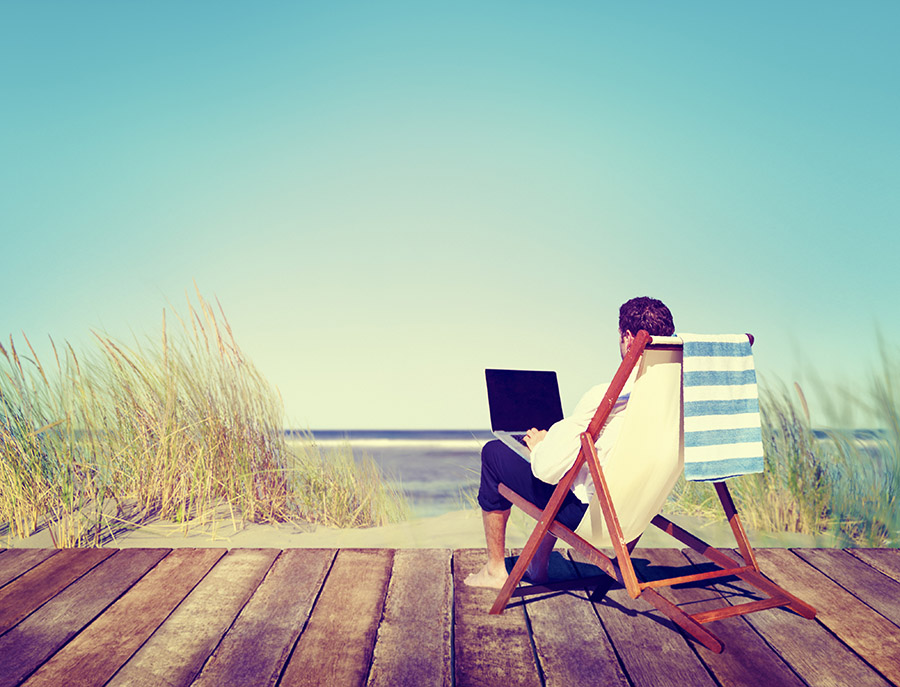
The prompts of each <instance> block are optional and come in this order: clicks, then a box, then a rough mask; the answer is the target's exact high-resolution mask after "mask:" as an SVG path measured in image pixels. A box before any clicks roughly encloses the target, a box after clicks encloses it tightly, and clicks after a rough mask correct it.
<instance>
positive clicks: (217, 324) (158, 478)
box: [0, 293, 404, 547]
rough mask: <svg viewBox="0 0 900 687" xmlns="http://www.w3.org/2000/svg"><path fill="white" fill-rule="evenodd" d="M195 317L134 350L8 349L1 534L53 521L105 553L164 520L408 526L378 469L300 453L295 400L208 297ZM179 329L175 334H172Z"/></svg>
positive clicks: (66, 541) (1, 402)
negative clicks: (291, 428)
mask: <svg viewBox="0 0 900 687" xmlns="http://www.w3.org/2000/svg"><path fill="white" fill-rule="evenodd" d="M197 298H198V304H197V305H196V306H195V305H194V304H193V303H192V302H191V301H190V300H189V301H188V309H187V317H186V318H185V319H182V318H180V317H179V316H178V315H177V313H173V314H174V318H175V320H176V321H177V323H176V326H175V327H174V328H172V327H170V326H169V324H168V323H167V319H166V311H163V320H162V330H161V336H160V337H159V338H158V339H156V340H149V341H145V342H138V343H136V344H135V345H133V346H126V345H124V344H123V343H121V342H119V341H116V340H113V339H112V338H111V337H109V336H106V335H104V334H101V333H94V343H95V345H94V346H93V348H91V349H90V350H88V351H87V352H82V353H80V354H76V352H75V350H74V349H73V348H72V347H71V346H69V345H68V344H66V345H65V346H62V347H59V348H57V347H56V345H55V344H54V343H53V342H52V341H51V342H50V347H51V351H52V358H51V361H50V362H49V363H48V364H45V362H46V361H42V360H41V359H40V358H39V357H38V355H37V354H36V352H35V349H34V347H32V345H31V343H30V342H29V340H28V339H27V337H24V335H23V339H24V348H23V346H22V344H20V345H19V347H17V346H16V343H15V341H14V340H13V339H12V337H10V340H9V344H8V346H3V345H0V528H2V527H4V523H5V529H6V532H7V535H8V536H15V537H25V536H29V535H30V534H31V533H32V532H34V531H35V529H36V528H37V527H38V526H39V525H41V524H43V523H47V525H48V526H49V528H50V531H51V534H52V536H53V540H54V542H55V544H56V545H57V546H60V547H64V546H65V547H68V546H97V545H99V544H100V543H101V542H102V540H103V538H104V537H105V536H106V534H107V533H111V532H114V531H115V530H117V529H120V528H121V527H122V526H129V525H138V524H140V523H142V522H146V521H147V520H149V519H151V518H160V519H163V520H170V521H174V522H178V523H182V524H183V526H184V527H185V528H187V527H188V526H189V523H190V524H193V525H201V526H202V525H204V524H207V523H208V522H210V521H211V520H213V519H215V518H217V517H220V516H219V515H217V513H221V511H222V506H223V505H224V506H226V507H227V510H228V511H229V512H230V513H231V514H232V517H234V518H235V519H240V520H247V521H251V522H275V523H277V522H284V521H289V520H295V519H302V520H306V521H313V522H320V523H323V524H329V525H336V526H349V525H372V524H382V523H384V522H386V521H391V520H393V519H397V518H401V517H403V514H404V502H403V499H402V496H401V495H399V494H397V493H396V492H395V491H394V490H391V489H390V488H388V487H387V486H386V485H385V483H384V480H382V479H381V476H380V474H379V473H378V471H377V468H375V467H374V465H372V464H371V461H368V462H367V461H366V460H361V461H356V460H354V458H353V456H352V452H351V451H349V448H348V449H346V450H343V451H339V452H337V453H334V454H333V452H321V451H318V449H316V450H315V452H314V453H310V452H309V451H302V452H300V453H299V454H298V453H295V452H294V451H291V450H290V449H289V448H288V446H287V444H286V442H285V437H284V418H283V407H282V403H281V399H280V397H279V396H278V394H277V393H276V392H275V391H274V390H273V389H272V388H271V387H270V386H269V384H268V383H267V382H266V380H265V379H264V378H263V377H262V375H261V374H260V373H259V371H258V370H257V369H256V368H255V367H254V366H253V364H252V363H251V362H250V361H249V360H248V359H247V358H246V357H245V356H244V355H243V353H242V352H241V350H240V348H239V347H238V345H237V343H236V342H235V340H234V336H233V333H232V331H231V327H230V325H229V324H228V320H227V318H226V317H225V315H224V312H222V309H221V307H218V313H217V312H216V311H215V310H214V309H213V307H212V306H211V305H210V304H209V303H208V302H206V301H205V300H203V298H202V297H201V296H200V295H199V293H198V295H197ZM173 329H174V331H172V330H173Z"/></svg>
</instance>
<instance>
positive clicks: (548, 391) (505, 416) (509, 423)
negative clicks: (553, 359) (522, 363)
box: [484, 369, 563, 460]
mask: <svg viewBox="0 0 900 687" xmlns="http://www.w3.org/2000/svg"><path fill="white" fill-rule="evenodd" d="M484 376H485V380H486V381H487V394H488V407H489V408H490V412H491V431H492V432H493V433H494V436H495V437H497V438H498V439H499V440H500V441H502V442H503V443H504V444H506V445H507V446H509V447H510V448H511V449H512V450H513V451H515V452H516V453H518V454H519V455H520V456H522V457H523V458H525V460H530V459H531V451H530V450H529V449H528V447H527V446H526V445H525V441H524V437H525V433H526V432H527V431H528V430H529V429H531V428H532V427H537V428H538V429H550V425H552V424H553V423H554V422H558V421H559V420H562V418H563V411H562V401H561V400H560V396H559V383H558V382H557V379H556V373H555V372H549V371H536V370H490V369H488V370H485V371H484Z"/></svg>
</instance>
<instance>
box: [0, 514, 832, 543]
mask: <svg viewBox="0 0 900 687" xmlns="http://www.w3.org/2000/svg"><path fill="white" fill-rule="evenodd" d="M671 519H672V520H673V521H675V522H676V523H678V524H680V525H682V526H684V527H687V528H689V529H690V530H691V531H692V532H694V533H695V534H697V535H698V536H700V537H702V538H703V539H705V540H706V541H707V542H709V543H710V544H712V545H713V546H720V547H728V548H733V547H734V546H735V543H734V539H733V537H732V536H731V530H730V528H729V527H728V525H727V523H726V522H725V520H724V517H723V519H722V521H721V522H707V521H704V520H702V519H700V518H692V517H687V516H672V517H671ZM533 526H534V522H533V521H531V520H530V519H528V518H527V516H525V515H524V514H522V513H519V512H517V511H514V512H513V516H512V517H511V518H510V521H509V529H508V533H507V545H508V546H509V547H510V548H520V547H522V546H524V544H525V541H526V540H527V538H528V535H529V534H530V533H531V529H532V528H533ZM748 535H749V537H750V541H751V543H752V544H753V545H754V546H759V547H784V548H787V547H818V548H822V547H825V548H828V547H833V546H835V544H834V542H833V541H831V540H830V539H828V538H825V537H811V536H807V535H800V534H788V533H779V534H771V533H760V532H749V533H748ZM0 546H5V547H11V548H52V547H53V540H52V538H51V536H50V531H49V530H48V529H47V528H46V527H44V528H41V529H39V530H38V531H37V532H36V533H34V534H33V535H32V536H30V537H27V538H7V537H3V538H2V539H0ZM105 546H109V547H115V548H209V547H221V548H229V549H230V548H275V549H292V548H391V549H403V548H449V549H459V548H481V547H483V546H484V534H483V530H482V524H481V513H480V512H479V511H476V510H473V509H464V510H457V511H453V512H449V513H444V514H442V515H437V516H434V517H425V518H414V519H411V520H408V521H406V522H400V523H394V524H390V525H383V526H381V527H363V528H347V529H338V528H333V527H324V526H322V525H313V524H309V523H297V524H292V523H282V524H278V525H271V524H268V525H260V524H255V523H245V524H243V525H241V524H240V523H237V524H236V523H233V522H232V521H231V520H230V519H225V518H223V519H221V520H219V521H218V522H217V523H216V525H215V526H214V527H213V526H210V525H205V526H199V525H194V526H192V527H190V528H189V530H188V532H187V534H185V532H184V528H183V526H182V525H179V524H176V523H169V522H163V521H156V522H152V523H149V524H146V525H144V526H141V527H138V528H135V529H130V530H127V531H123V532H120V533H117V534H116V535H115V537H114V538H109V540H108V541H106V542H105ZM641 546H645V547H649V548H659V547H677V548H681V545H680V544H679V543H678V542H677V541H675V540H674V539H672V538H671V537H669V536H667V535H665V534H663V533H662V532H660V531H658V530H657V529H656V528H655V527H651V528H650V529H648V530H647V532H646V533H645V534H644V536H643V537H642V538H641Z"/></svg>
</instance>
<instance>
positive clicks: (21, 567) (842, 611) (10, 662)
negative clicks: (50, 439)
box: [0, 549, 900, 687]
mask: <svg viewBox="0 0 900 687" xmlns="http://www.w3.org/2000/svg"><path fill="white" fill-rule="evenodd" d="M635 555H636V557H637V559H638V562H639V571H640V572H641V574H642V575H644V576H646V577H654V576H660V577H661V576H664V575H668V574H669V573H671V572H672V568H678V567H681V566H683V565H685V563H686V560H687V559H686V555H687V554H685V553H681V552H678V551H676V550H672V549H670V550H665V549H651V550H641V549H639V550H638V551H637V552H636V554H635ZM690 555H693V554H692V553H691V554H690ZM758 555H759V560H760V565H761V566H762V568H763V571H764V572H766V573H767V574H768V575H769V576H770V577H772V579H774V580H775V581H776V582H778V583H780V584H782V585H783V586H785V587H786V588H787V589H788V590H789V591H791V592H794V593H795V594H797V595H798V596H800V597H801V598H803V599H804V600H806V601H808V602H810V603H811V604H813V605H814V606H815V607H816V608H817V609H818V611H819V615H818V617H817V619H816V620H804V619H802V618H800V617H799V616H796V615H794V614H793V613H791V612H789V611H786V610H783V609H772V610H767V611H763V612H761V613H756V614H753V615H750V616H746V617H736V618H730V619H727V620H723V621H718V622H716V623H713V624H712V625H711V628H712V629H713V632H715V633H716V634H717V635H719V636H720V637H721V638H722V639H723V640H724V642H725V644H726V649H725V652H724V653H722V654H712V653H710V652H709V651H707V650H706V649H704V648H703V647H702V646H699V645H698V644H696V643H695V642H693V641H691V640H688V639H685V637H684V635H682V634H681V633H680V632H679V631H678V630H675V629H673V628H672V626H671V625H670V623H669V622H668V621H667V620H665V619H663V618H662V617H661V616H659V615H658V614H657V613H655V612H653V611H652V610H651V609H650V607H649V606H645V605H644V604H643V603H635V602H633V601H632V600H631V599H630V597H628V596H627V595H626V594H625V592H624V590H621V589H616V590H613V591H611V592H609V593H608V594H607V595H606V597H605V598H604V599H603V600H602V601H601V602H599V603H593V602H591V601H590V600H588V598H587V596H586V594H584V593H583V592H567V593H558V594H556V595H549V596H545V597H529V600H528V602H527V603H525V604H523V603H522V602H521V601H518V602H516V601H514V604H513V605H512V606H511V607H510V608H509V609H508V610H507V611H506V612H505V613H504V614H503V615H502V616H490V615H488V614H487V609H488V608H489V607H490V605H491V603H492V601H493V598H494V594H493V593H492V592H491V591H488V590H479V589H470V588H468V587H466V586H465V585H464V584H462V579H463V578H464V577H465V576H466V575H467V574H468V573H469V572H471V571H473V570H475V569H476V568H477V567H478V566H479V565H481V563H482V562H483V560H484V553H483V551H480V550H470V549H464V550H459V551H450V550H443V549H431V550H427V549H424V550H422V549H420V550H416V549H400V550H387V549H355V550H354V549H342V550H325V549H290V550H285V551H279V550H274V549H232V550H230V551H226V550H224V549H175V550H168V549H122V550H116V549H70V550H62V551H56V550H36V549H10V550H6V551H2V550H0V686H5V685H18V684H27V685H29V686H35V685H54V686H56V685H78V686H81V685H104V684H110V685H125V684H128V685H162V684H165V685H191V684H192V685H215V686H217V687H220V686H224V685H241V686H257V685H260V686H261V685H274V684H279V685H313V684H328V685H338V686H341V685H391V686H396V685H415V686H419V685H458V686H462V685H490V686H491V687H494V686H496V685H560V686H563V685H564V686H566V687H571V686H573V685H653V686H654V687H655V686H657V685H691V686H694V685H710V686H713V685H753V686H757V685H765V686H766V687H774V686H775V685H852V686H854V687H857V686H863V685H889V684H900V551H898V550H885V549H860V550H845V551H841V550H822V549H815V550H812V549H809V550H807V549H801V550H790V551H789V550H780V549H763V550H759V551H758ZM554 556H555V559H554V572H555V573H556V574H567V575H572V576H575V575H577V574H579V573H584V571H585V568H586V566H583V565H581V564H577V566H576V565H575V564H573V562H572V561H570V560H568V559H567V558H565V557H564V556H562V555H559V554H554ZM671 594H672V597H671V598H673V599H674V600H676V601H677V602H678V603H679V604H690V607H691V609H692V610H702V609H703V605H704V603H706V602H707V601H708V600H709V599H710V598H711V597H718V596H719V595H720V594H721V595H724V596H725V597H726V598H727V599H729V600H733V601H735V602H738V601H740V600H746V596H745V591H744V589H743V587H742V584H741V583H739V582H736V581H734V580H726V581H724V582H721V583H720V584H718V585H716V586H705V587H693V588H682V589H675V590H672V592H671Z"/></svg>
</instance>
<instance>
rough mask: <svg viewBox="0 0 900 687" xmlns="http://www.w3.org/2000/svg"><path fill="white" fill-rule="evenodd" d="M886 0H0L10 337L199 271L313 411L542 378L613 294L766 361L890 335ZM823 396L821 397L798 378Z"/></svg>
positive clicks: (327, 423) (896, 321)
mask: <svg viewBox="0 0 900 687" xmlns="http://www.w3.org/2000/svg"><path fill="white" fill-rule="evenodd" d="M898 28H900V4H897V3H896V2H888V1H884V2H879V1H867V2H861V3H846V2H828V1H823V0H820V1H818V2H811V1H810V2H807V1H798V2H792V3H783V2H755V3H719V2H711V1H710V2H691V1H688V2H682V3H666V2H647V3H618V2H617V3H613V2H602V1H601V2H568V3H538V2H533V1H528V0H524V1H521V0H520V1H517V2H503V1H498V2H468V1H465V0H462V1H460V2H454V3H428V2H394V1H392V0H386V1H384V2H340V1H337V2H330V3H311V2H310V3H296V2H266V3H250V2H231V1H217V2H194V3H183V2H169V1H166V0H157V1H156V2H152V3H121V2H90V1H81V2H78V3H72V2H52V1H49V0H48V1H42V2H39V3H34V2H25V1H24V0H22V1H17V0H10V1H9V2H4V3H2V4H0V99H2V101H0V185H2V189H3V191H2V194H0V256H2V271H0V293H2V308H0V338H2V340H4V341H8V339H9V336H13V337H14V340H16V341H21V340H22V339H21V338H20V337H21V335H22V333H23V332H24V333H25V334H26V335H27V336H28V338H29V340H30V341H32V342H36V343H35V345H36V347H37V348H38V349H39V350H40V349H41V347H42V346H45V345H46V342H47V341H48V340H49V337H52V338H53V340H54V341H69V342H71V343H72V344H73V346H75V347H76V349H78V348H79V347H80V346H90V345H91V343H90V332H91V330H99V331H103V332H106V333H108V334H110V335H112V336H114V337H117V338H120V339H121V340H123V341H126V342H127V341H132V340H133V339H134V338H135V337H138V338H142V337H147V336H149V337H158V335H159V331H160V322H161V317H162V311H163V309H164V308H166V309H171V308H172V307H175V309H176V310H180V311H181V312H184V310H185V305H184V304H185V294H186V293H189V294H190V293H193V291H194V283H196V284H197V287H198V288H199V291H200V292H201V293H202V294H203V296H204V297H205V298H207V299H209V300H213V299H218V301H219V302H220V303H221V305H222V308H223V309H224V311H225V313H226V315H227V316H228V320H229V322H230V324H231V327H232V329H233V331H234V334H235V338H236V340H237V341H238V343H239V344H240V346H241V348H242V349H243V351H244V353H245V354H246V355H247V356H248V357H249V358H250V359H251V360H252V361H253V362H254V363H255V365H256V366H257V367H258V368H259V370H260V371H261V372H262V373H263V374H264V375H265V377H266V378H267V379H268V380H269V381H270V382H271V384H272V385H273V386H274V387H277V389H278V390H279V392H280V393H281V396H282V397H283V399H284V405H285V414H286V423H287V424H288V425H289V426H292V427H297V428H307V429H313V430H315V429H425V428H434V429H449V428H466V429H468V428H483V427H486V426H488V424H489V420H488V416H487V401H486V396H485V390H484V369H485V368H486V367H508V368H530V369H552V370H556V371H557V373H558V375H559V380H560V387H561V392H562V396H563V406H564V408H565V409H571V408H572V407H573V406H574V404H575V403H576V402H577V400H578V398H579V396H580V395H581V393H583V392H584V391H585V390H586V389H588V388H589V387H591V386H593V385H594V384H598V383H604V382H606V381H608V380H609V379H610V378H611V376H612V374H613V372H614V370H615V367H616V365H617V364H618V356H619V352H618V342H617V314H618V307H619V305H620V304H621V303H622V302H623V301H625V300H627V299H628V298H631V297H633V296H643V295H646V296H653V297H656V298H660V299H662V300H663V301H665V302H666V304H667V305H669V307H670V308H671V310H672V312H673V314H674V318H675V324H676V329H677V330H678V331H681V332H702V333H719V332H745V331H746V332H752V333H753V334H754V335H755V337H756V340H757V342H756V344H755V346H754V352H755V358H756V365H757V368H758V370H759V372H760V375H761V377H762V378H763V379H764V380H770V381H771V382H772V383H785V384H791V383H792V382H793V381H795V380H801V381H804V380H806V379H807V378H808V377H809V376H810V375H812V374H818V375H819V376H821V377H822V378H823V379H825V380H827V381H829V382H830V380H832V379H834V380H835V383H837V382H842V383H843V382H845V381H850V382H853V380H860V379H865V378H866V377H867V375H869V374H871V372H870V371H871V369H872V368H873V367H874V366H875V364H876V363H877V351H878V347H877V345H876V337H877V335H878V334H879V333H880V334H881V336H883V337H884V338H885V339H886V340H887V341H888V342H889V345H895V342H896V341H897V339H898V337H900V317H898V315H900V312H898V310H900V308H898V305H897V297H898V295H900V270H898V269H897V267H896V263H897V256H898V255H900V239H898V232H897V228H898V220H900V193H898V181H900V125H898V122H900V49H898V47H897V41H896V35H897V31H898ZM811 402H812V406H813V407H812V411H813V422H814V423H816V421H817V420H820V422H821V421H822V418H821V417H817V415H816V413H817V412H818V410H817V406H816V403H815V400H814V399H812V400H811Z"/></svg>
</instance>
